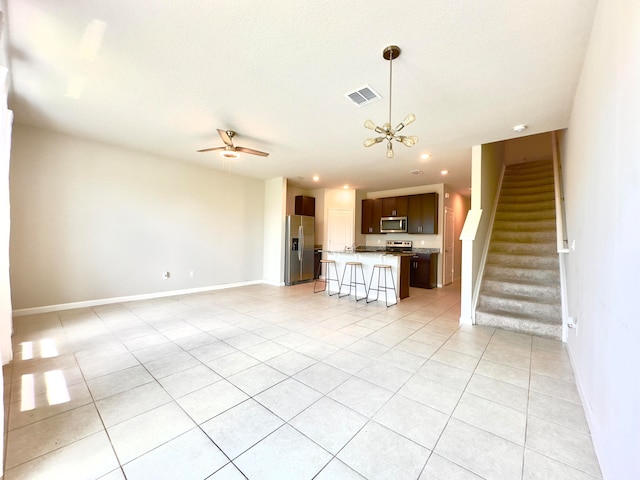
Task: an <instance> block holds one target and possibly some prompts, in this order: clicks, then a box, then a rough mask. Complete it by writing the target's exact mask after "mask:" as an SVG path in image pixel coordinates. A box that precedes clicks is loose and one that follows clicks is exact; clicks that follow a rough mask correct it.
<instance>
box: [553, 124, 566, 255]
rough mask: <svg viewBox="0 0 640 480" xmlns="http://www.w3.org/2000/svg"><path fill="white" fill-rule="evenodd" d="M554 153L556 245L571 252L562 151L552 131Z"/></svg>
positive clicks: (563, 250)
mask: <svg viewBox="0 0 640 480" xmlns="http://www.w3.org/2000/svg"><path fill="white" fill-rule="evenodd" d="M551 143H552V147H551V148H552V153H553V188H554V197H555V203H556V245H557V248H558V253H569V240H568V239H567V236H566V234H565V233H566V227H565V222H564V194H563V191H562V176H561V175H560V152H559V148H558V139H557V135H556V132H551Z"/></svg>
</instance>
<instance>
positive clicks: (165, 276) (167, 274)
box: [162, 272, 171, 280]
mask: <svg viewBox="0 0 640 480" xmlns="http://www.w3.org/2000/svg"><path fill="white" fill-rule="evenodd" d="M170 276H171V274H170V273H169V272H162V278H164V279H165V280H169V277H170Z"/></svg>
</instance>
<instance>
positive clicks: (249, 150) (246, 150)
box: [236, 147, 269, 157]
mask: <svg viewBox="0 0 640 480" xmlns="http://www.w3.org/2000/svg"><path fill="white" fill-rule="evenodd" d="M236 151H237V152H243V153H250V154H251V155H260V156H261V157H268V156H269V154H268V153H267V152H261V151H260V150H253V149H252V148H245V147H236Z"/></svg>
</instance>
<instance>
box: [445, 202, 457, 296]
mask: <svg viewBox="0 0 640 480" xmlns="http://www.w3.org/2000/svg"><path fill="white" fill-rule="evenodd" d="M455 226H456V225H455V212H454V211H453V210H452V209H451V208H449V207H444V258H443V261H442V284H443V285H449V284H450V283H453V273H454V272H453V270H454V264H455V262H454V259H455V248H454V247H455V231H456V230H455Z"/></svg>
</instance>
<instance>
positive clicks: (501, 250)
mask: <svg viewBox="0 0 640 480" xmlns="http://www.w3.org/2000/svg"><path fill="white" fill-rule="evenodd" d="M476 324H477V325H488V326H492V327H499V328H504V329H508V330H514V331H518V332H524V333H531V334H534V335H541V336H545V337H552V338H556V339H560V338H561V336H562V310H561V300H560V269H559V262H558V253H557V246H556V213H555V199H554V183H553V162H552V160H542V161H536V162H528V163H520V164H515V165H509V166H507V167H506V169H505V172H504V178H503V180H502V187H501V190H500V197H499V200H498V207H497V210H496V215H495V219H494V224H493V232H492V234H491V241H490V243H489V251H488V253H487V260H486V263H485V268H484V276H483V279H482V284H481V287H480V294H479V297H478V303H477V307H476Z"/></svg>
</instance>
